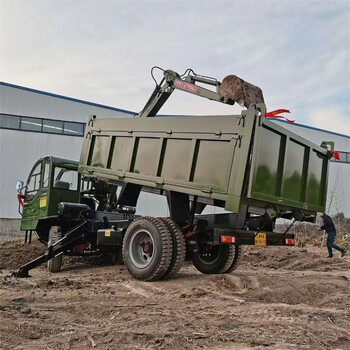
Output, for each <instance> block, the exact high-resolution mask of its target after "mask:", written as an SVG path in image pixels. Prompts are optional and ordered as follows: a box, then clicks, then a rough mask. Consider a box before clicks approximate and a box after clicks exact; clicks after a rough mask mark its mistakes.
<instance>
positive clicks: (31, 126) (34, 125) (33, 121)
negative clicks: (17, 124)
mask: <svg viewBox="0 0 350 350" xmlns="http://www.w3.org/2000/svg"><path fill="white" fill-rule="evenodd" d="M42 124H43V121H42V119H39V118H26V117H22V118H21V130H27V131H41V128H42Z"/></svg>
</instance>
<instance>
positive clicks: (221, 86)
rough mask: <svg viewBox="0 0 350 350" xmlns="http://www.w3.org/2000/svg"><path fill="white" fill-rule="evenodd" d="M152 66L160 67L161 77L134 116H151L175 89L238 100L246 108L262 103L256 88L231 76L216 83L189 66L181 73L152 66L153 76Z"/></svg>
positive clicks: (231, 103)
mask: <svg viewBox="0 0 350 350" xmlns="http://www.w3.org/2000/svg"><path fill="white" fill-rule="evenodd" d="M155 68H158V69H160V70H162V71H163V74H164V76H163V78H162V80H161V81H160V83H159V84H158V83H157V82H156V87H155V89H154V91H153V93H152V95H151V97H150V98H149V99H148V101H147V103H146V105H145V107H144V108H143V110H142V111H141V112H140V113H139V114H138V115H137V117H154V116H155V115H156V114H157V113H158V111H159V110H160V109H161V107H162V106H163V105H164V103H165V102H166V101H167V100H168V98H169V97H170V95H171V94H172V93H173V91H174V90H175V89H178V90H182V91H185V92H189V93H191V94H194V95H197V96H200V97H204V98H207V99H209V100H213V101H217V102H221V103H225V104H228V105H233V104H234V103H235V102H238V103H239V104H240V105H242V106H243V105H244V106H246V107H249V105H250V104H251V103H261V102H264V101H263V96H262V91H261V89H260V88H258V87H257V86H254V85H252V84H250V83H247V82H245V81H244V80H242V79H240V78H238V77H237V76H235V75H229V76H227V77H226V78H225V79H224V80H223V82H222V83H220V82H219V81H218V80H216V79H215V78H210V77H206V76H203V75H198V74H196V73H195V72H194V71H193V70H192V69H187V70H186V72H185V73H184V74H183V75H179V74H178V73H176V72H174V71H172V70H163V69H161V68H159V67H153V68H152V70H151V75H152V78H153V79H154V76H153V70H154V69H155ZM154 80H155V79H154ZM155 81H156V80H155ZM197 83H202V84H207V85H211V86H214V87H215V88H216V91H213V90H209V89H206V88H204V87H202V86H200V85H197Z"/></svg>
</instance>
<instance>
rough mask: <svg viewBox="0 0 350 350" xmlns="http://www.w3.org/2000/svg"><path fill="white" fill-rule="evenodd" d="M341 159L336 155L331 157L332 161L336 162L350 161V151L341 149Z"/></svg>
mask: <svg viewBox="0 0 350 350" xmlns="http://www.w3.org/2000/svg"><path fill="white" fill-rule="evenodd" d="M338 153H339V160H338V159H335V158H334V157H332V158H331V162H335V163H350V152H341V151H339V152H338Z"/></svg>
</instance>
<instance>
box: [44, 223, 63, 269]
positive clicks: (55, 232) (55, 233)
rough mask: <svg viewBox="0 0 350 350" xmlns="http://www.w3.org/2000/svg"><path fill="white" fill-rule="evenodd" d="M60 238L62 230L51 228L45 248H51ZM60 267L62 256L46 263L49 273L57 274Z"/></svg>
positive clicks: (57, 227)
mask: <svg viewBox="0 0 350 350" xmlns="http://www.w3.org/2000/svg"><path fill="white" fill-rule="evenodd" d="M61 238H62V230H61V228H60V227H59V226H51V228H50V231H49V239H48V242H47V247H50V246H52V245H53V244H55V243H56V242H57V241H59V240H60V239H61ZM61 266H62V255H60V256H57V257H55V258H53V259H51V260H49V261H48V262H47V269H48V270H49V271H50V272H58V271H60V270H61Z"/></svg>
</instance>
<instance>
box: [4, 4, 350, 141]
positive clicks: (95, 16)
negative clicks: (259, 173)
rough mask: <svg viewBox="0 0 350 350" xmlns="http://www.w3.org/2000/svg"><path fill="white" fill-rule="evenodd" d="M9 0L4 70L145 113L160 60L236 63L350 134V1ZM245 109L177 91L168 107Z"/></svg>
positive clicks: (280, 103)
mask: <svg viewBox="0 0 350 350" xmlns="http://www.w3.org/2000/svg"><path fill="white" fill-rule="evenodd" d="M0 3H1V8H0V10H1V47H0V49H1V67H0V73H1V74H0V80H1V81H4V82H8V83H12V84H18V85H22V86H26V87H30V88H34V89H39V90H44V91H48V92H52V93H57V94H61V95H65V96H69V97H74V98H78V99H83V100H88V101H91V102H96V103H101V104H105V105H109V106H114V107H119V108H123V109H127V110H131V111H136V112H138V111H140V110H141V109H142V108H143V106H144V104H145V103H146V101H147V99H148V98H149V96H150V94H151V92H152V91H153V88H154V82H153V80H152V79H151V77H150V69H151V67H152V66H154V65H157V66H160V67H163V68H165V69H172V70H175V71H177V72H179V73H183V72H184V71H185V69H186V68H192V69H193V70H194V71H195V72H196V73H198V74H203V75H207V76H211V77H215V78H217V79H218V80H220V81H221V80H222V79H223V78H224V77H225V76H227V75H229V74H236V75H238V76H239V77H241V78H243V79H245V80H247V81H249V82H251V83H253V84H255V85H258V86H259V87H261V88H262V90H263V92H264V97H265V102H266V104H267V107H268V110H274V109H277V108H287V109H290V110H291V112H292V113H291V115H290V116H289V117H290V118H291V119H295V120H296V121H297V122H298V123H302V124H307V125H312V126H315V127H319V128H324V129H328V130H333V131H337V132H340V133H343V134H348V135H349V134H350V1H347V0H344V1H330V0H328V1H321V0H319V1H316V2H315V1H308V0H293V1H287V0H274V1H272V0H270V1H267V0H265V1H263V0H261V1H233V0H231V1H223V0H222V1H220V0H216V1H212V0H210V1H199V0H198V1H194V0H192V1H191V0H187V1H176V0H170V1H167V0H154V1H149V0H143V1H142V0H139V1H122V0H114V1H64V0H60V1H58V0H57V1H55V0H51V1H32V0H27V1H18V0H11V1H4V0H0ZM158 76H159V75H158ZM240 110H241V108H239V107H238V106H234V107H232V106H225V105H222V104H219V103H216V102H210V101H206V100H204V99H201V98H198V97H196V96H191V95H188V94H186V93H182V92H180V91H175V92H174V94H173V95H172V96H171V98H170V99H169V100H168V102H167V104H166V105H165V106H164V107H163V108H162V109H161V111H160V113H161V114H220V113H226V114H230V113H237V112H239V111H240Z"/></svg>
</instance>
